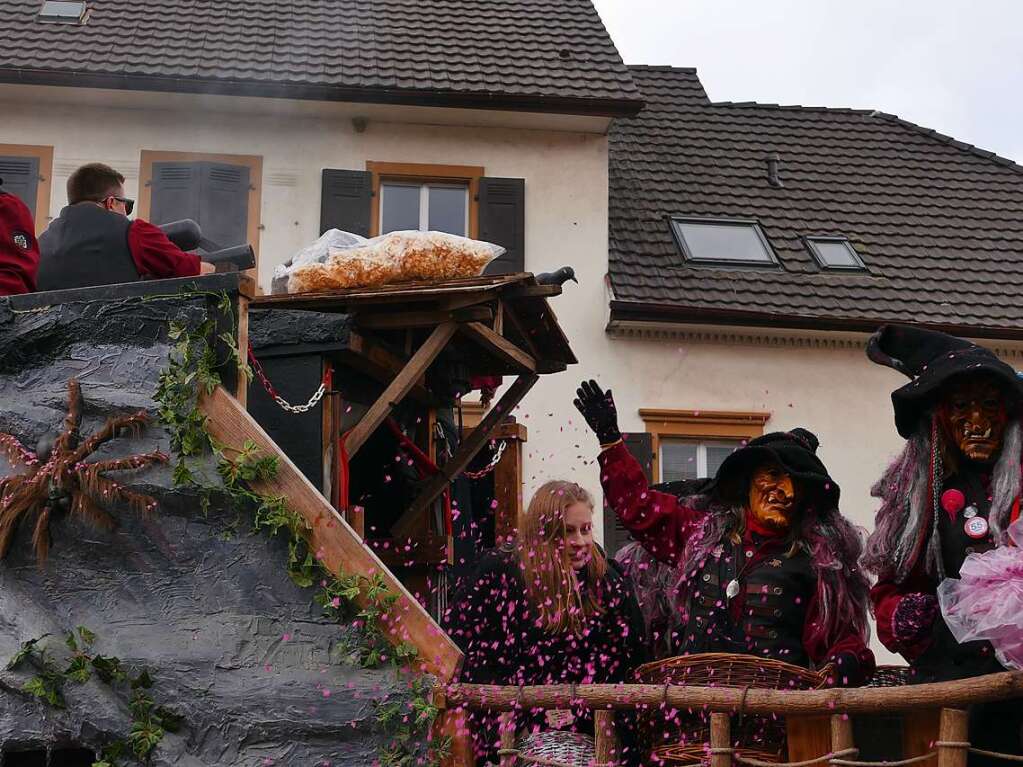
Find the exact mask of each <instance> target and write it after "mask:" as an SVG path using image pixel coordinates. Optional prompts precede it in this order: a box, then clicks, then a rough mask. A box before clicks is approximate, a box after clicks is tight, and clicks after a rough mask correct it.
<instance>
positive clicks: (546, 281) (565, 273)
mask: <svg viewBox="0 0 1023 767" xmlns="http://www.w3.org/2000/svg"><path fill="white" fill-rule="evenodd" d="M569 280H572V282H574V283H576V284H578V283H579V280H577V279H576V278H575V269H573V268H572V267H571V266H563V267H561V268H560V269H558V271H556V272H542V273H540V274H538V275H536V282H537V284H539V285H564V284H565V283H566V282H568V281H569Z"/></svg>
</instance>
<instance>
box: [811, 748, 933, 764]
mask: <svg viewBox="0 0 1023 767" xmlns="http://www.w3.org/2000/svg"><path fill="white" fill-rule="evenodd" d="M937 755H938V752H937V751H931V752H930V753H929V754H923V755H921V756H911V757H909V758H908V759H896V760H894V761H890V762H889V761H880V762H860V761H856V760H855V759H832V760H831V764H835V765H838V767H902V765H906V764H916V763H917V762H926V761H927V760H928V759H933V758H934V757H936V756H937Z"/></svg>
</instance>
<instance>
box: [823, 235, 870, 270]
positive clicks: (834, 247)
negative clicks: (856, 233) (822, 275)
mask: <svg viewBox="0 0 1023 767" xmlns="http://www.w3.org/2000/svg"><path fill="white" fill-rule="evenodd" d="M813 247H814V250H816V251H817V256H818V257H819V258H820V260H821V263H822V264H823V265H824V266H833V267H837V268H840V269H841V268H845V269H850V268H851V269H859V268H861V266H860V263H859V261H857V260H856V254H855V252H854V251H853V249H852V246H851V245H850V244H849V243H848V242H829V241H821V240H813Z"/></svg>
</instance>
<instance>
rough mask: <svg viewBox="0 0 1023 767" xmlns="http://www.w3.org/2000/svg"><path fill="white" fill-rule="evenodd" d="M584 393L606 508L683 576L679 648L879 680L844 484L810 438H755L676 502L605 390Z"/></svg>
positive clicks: (838, 678) (847, 679) (798, 433)
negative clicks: (636, 452)
mask: <svg viewBox="0 0 1023 767" xmlns="http://www.w3.org/2000/svg"><path fill="white" fill-rule="evenodd" d="M577 395H578V397H577V399H576V400H575V405H576V407H577V408H578V409H579V411H580V412H581V413H582V414H583V417H584V418H585V419H586V421H587V423H588V424H589V425H590V428H591V429H593V431H594V432H595V433H596V435H597V438H598V439H599V440H600V445H601V452H600V458H599V463H600V470H601V471H600V480H601V484H602V485H603V487H604V495H605V498H606V500H607V503H608V505H609V506H610V507H611V508H612V509H613V510H614V513H615V514H616V515H617V516H618V518H619V519H620V520H621V521H622V523H623V524H624V525H625V527H627V528H628V529H629V531H630V532H631V533H632V534H633V536H635V538H636V539H637V540H638V541H639V542H640V543H641V544H642V545H643V546H644V547H645V548H646V549H647V550H648V551H649V552H650V554H652V555H653V556H654V557H656V558H657V559H658V560H660V561H662V562H664V563H666V564H668V565H671V566H673V567H675V568H676V569H677V572H678V573H679V576H680V582H679V586H678V594H677V598H678V605H677V606H678V609H679V610H680V611H681V616H680V618H681V625H682V631H681V636H680V637H679V640H678V643H677V646H676V651H677V652H679V653H681V654H689V653H699V652H732V653H746V654H752V655H757V656H761V657H765V658H772V659H776V660H782V661H786V662H788V663H793V664H796V665H799V666H805V667H811V666H812V667H821V666H824V665H825V664H828V663H832V664H834V673H833V676H832V678H831V681H832V683H833V684H835V685H845V686H855V685H859V684H861V683H863V681H864V680H865V679H866V678H868V677H869V676H870V675H871V674H872V673H873V669H874V656H873V653H872V652H871V651H870V649H869V648H868V647H867V644H866V642H867V636H868V629H867V589H868V584H867V580H866V578H865V577H864V575H863V574H862V572H861V571H860V569H859V567H858V565H857V559H858V557H859V555H860V552H861V550H862V541H861V538H860V534H859V531H857V529H856V528H855V527H854V526H853V525H852V523H850V522H849V521H848V520H847V519H846V518H845V517H843V516H842V515H841V513H840V512H839V510H838V498H839V488H838V485H837V484H836V483H835V481H834V480H833V479H832V478H831V477H830V476H829V474H828V472H827V469H826V468H825V467H824V464H823V463H821V461H820V459H819V458H818V457H817V454H816V450H817V444H818V443H817V438H816V437H815V436H814V435H813V434H812V433H811V432H809V431H807V430H805V429H793V430H792V431H788V432H775V433H772V434H766V435H764V436H762V437H758V438H757V439H754V440H752V441H750V442H749V444H747V445H746V446H744V447H742V448H740V449H738V450H736V451H735V452H734V453H732V454H731V455H730V456H728V458H727V459H725V461H724V462H723V463H722V465H721V467H720V469H719V470H718V472H717V474H716V475H715V476H714V478H713V479H712V480H710V481H707V482H703V483H701V484H700V486H699V487H698V489H697V492H696V493H695V494H691V495H682V496H680V495H677V494H675V493H672V492H665V491H664V489H657V488H654V487H650V486H649V485H648V483H647V480H646V476H645V474H644V473H643V469H642V467H641V466H640V465H639V463H638V461H636V459H635V458H634V457H633V456H632V455H631V454H630V453H629V451H628V450H627V449H626V447H625V445H624V443H623V442H622V438H621V432H620V431H619V429H618V419H617V411H616V409H615V404H614V399H613V398H612V396H611V392H610V391H608V392H603V391H602V390H601V389H600V387H599V386H597V384H596V383H595V382H593V381H589V382H584V383H583V384H582V386H581V387H580V388H579V390H578V392H577Z"/></svg>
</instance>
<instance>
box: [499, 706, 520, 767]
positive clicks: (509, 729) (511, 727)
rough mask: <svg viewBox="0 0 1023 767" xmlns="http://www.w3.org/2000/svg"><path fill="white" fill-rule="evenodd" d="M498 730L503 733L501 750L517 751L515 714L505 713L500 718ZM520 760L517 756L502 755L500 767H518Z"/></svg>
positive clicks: (511, 712)
mask: <svg viewBox="0 0 1023 767" xmlns="http://www.w3.org/2000/svg"><path fill="white" fill-rule="evenodd" d="M498 721H499V724H498V729H499V730H500V733H501V750H502V751H512V750H514V749H515V713H514V712H513V711H505V712H503V713H502V714H501V716H500V718H499V720H498ZM518 763H519V758H518V757H517V756H516V755H515V754H501V761H500V767H516V765H517V764H518Z"/></svg>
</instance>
